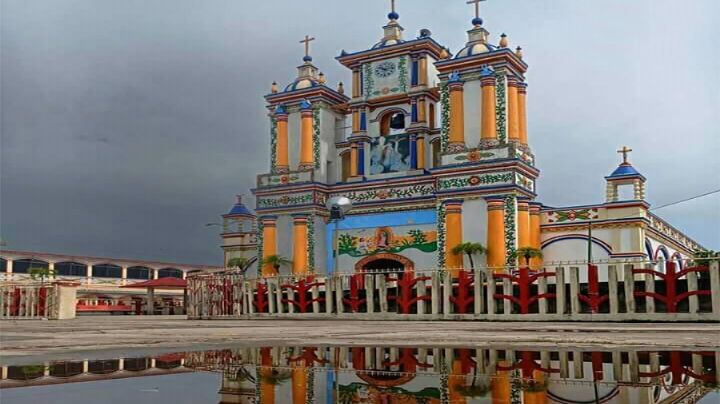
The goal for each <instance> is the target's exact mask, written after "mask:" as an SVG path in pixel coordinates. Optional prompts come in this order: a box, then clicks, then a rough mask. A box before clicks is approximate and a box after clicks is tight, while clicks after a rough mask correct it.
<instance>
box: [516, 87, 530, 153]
mask: <svg viewBox="0 0 720 404" xmlns="http://www.w3.org/2000/svg"><path fill="white" fill-rule="evenodd" d="M526 99H527V84H525V83H520V84H519V85H518V121H519V122H518V130H519V131H520V143H522V144H525V145H526V144H528V133H527V108H526V103H525V102H526Z"/></svg>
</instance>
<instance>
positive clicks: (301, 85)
mask: <svg viewBox="0 0 720 404" xmlns="http://www.w3.org/2000/svg"><path fill="white" fill-rule="evenodd" d="M319 85H320V83H318V81H317V80H316V79H314V78H308V77H303V78H300V79H297V80H295V81H293V82H292V83H290V84H288V85H287V87H285V92H286V93H287V92H289V91H295V90H302V89H305V88H310V87H317V86H319Z"/></svg>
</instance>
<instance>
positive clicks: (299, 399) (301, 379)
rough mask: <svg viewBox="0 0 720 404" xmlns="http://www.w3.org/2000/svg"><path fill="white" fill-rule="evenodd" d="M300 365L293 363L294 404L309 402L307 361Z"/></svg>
mask: <svg viewBox="0 0 720 404" xmlns="http://www.w3.org/2000/svg"><path fill="white" fill-rule="evenodd" d="M301 362H302V363H301V364H300V365H293V368H292V401H293V404H305V403H306V402H307V379H308V378H307V368H306V367H305V361H304V360H302V361H301Z"/></svg>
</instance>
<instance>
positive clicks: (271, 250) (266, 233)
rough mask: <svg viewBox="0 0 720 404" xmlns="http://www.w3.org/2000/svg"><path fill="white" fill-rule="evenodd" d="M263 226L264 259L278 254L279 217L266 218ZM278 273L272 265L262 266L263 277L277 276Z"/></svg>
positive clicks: (263, 219)
mask: <svg viewBox="0 0 720 404" xmlns="http://www.w3.org/2000/svg"><path fill="white" fill-rule="evenodd" d="M261 221H262V224H263V259H265V258H267V257H269V256H271V255H276V254H277V216H265V217H263V218H262V219H261ZM276 275H277V271H275V268H273V266H272V265H270V264H265V265H263V266H262V276H264V277H267V276H276Z"/></svg>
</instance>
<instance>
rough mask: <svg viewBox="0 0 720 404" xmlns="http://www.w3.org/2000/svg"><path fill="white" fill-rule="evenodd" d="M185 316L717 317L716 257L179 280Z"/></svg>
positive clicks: (718, 272)
mask: <svg viewBox="0 0 720 404" xmlns="http://www.w3.org/2000/svg"><path fill="white" fill-rule="evenodd" d="M187 298H188V305H187V307H188V316H189V317H190V318H203V319H212V318H227V317H234V318H264V317H272V318H297V317H299V316H302V317H305V318H343V319H351V318H354V319H373V320H398V319H415V320H449V319H455V320H497V321H504V320H509V321H526V320H529V321H720V270H719V269H718V260H712V261H708V262H704V263H702V265H695V264H694V263H692V262H689V261H688V262H684V263H683V265H682V267H680V266H679V265H678V263H676V262H668V263H665V264H664V265H663V264H658V263H656V262H647V261H646V262H639V261H628V262H617V261H615V262H612V263H593V264H590V265H588V264H587V263H585V264H582V265H581V264H576V265H558V266H552V267H549V266H547V265H543V266H542V267H535V268H502V269H497V268H495V269H493V268H481V269H476V270H433V271H421V270H418V271H412V272H404V271H397V270H394V271H382V273H373V274H370V273H361V274H334V275H331V276H319V275H302V276H297V275H282V276H277V277H273V278H256V279H251V278H247V277H243V276H242V275H239V274H225V275H199V276H194V277H190V278H189V279H188V293H187Z"/></svg>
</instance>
